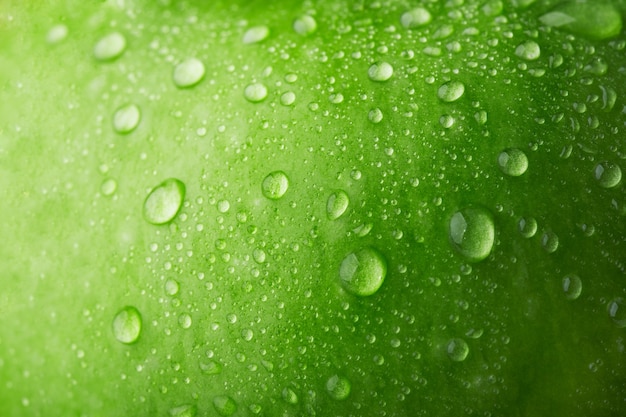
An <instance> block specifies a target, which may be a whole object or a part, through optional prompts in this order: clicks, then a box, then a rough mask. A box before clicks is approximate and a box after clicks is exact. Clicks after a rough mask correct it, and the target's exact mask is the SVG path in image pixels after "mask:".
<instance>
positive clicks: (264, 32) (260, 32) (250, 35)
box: [243, 26, 270, 45]
mask: <svg viewBox="0 0 626 417" xmlns="http://www.w3.org/2000/svg"><path fill="white" fill-rule="evenodd" d="M269 35H270V29H269V28H268V27H267V26H255V27H252V28H250V29H248V30H247V31H246V33H244V34H243V43H245V44H247V45H249V44H251V43H257V42H261V41H263V40H265V39H267V37H268V36H269Z"/></svg>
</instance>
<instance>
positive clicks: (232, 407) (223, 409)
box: [213, 395, 237, 417]
mask: <svg viewBox="0 0 626 417" xmlns="http://www.w3.org/2000/svg"><path fill="white" fill-rule="evenodd" d="M213 407H214V408H215V411H217V413H218V414H219V415H220V416H224V417H228V416H232V415H233V414H235V412H236V411H237V403H236V402H235V400H233V399H232V398H230V397H229V396H228V395H218V396H216V397H214V398H213Z"/></svg>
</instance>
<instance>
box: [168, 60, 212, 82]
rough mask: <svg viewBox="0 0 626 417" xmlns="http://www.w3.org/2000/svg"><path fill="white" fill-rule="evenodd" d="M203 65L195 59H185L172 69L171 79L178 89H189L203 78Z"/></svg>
mask: <svg viewBox="0 0 626 417" xmlns="http://www.w3.org/2000/svg"><path fill="white" fill-rule="evenodd" d="M205 71H206V70H205V68H204V64H203V63H202V61H200V60H199V59H197V58H187V59H186V60H184V61H183V62H181V63H180V64H178V65H176V66H175V67H174V74H173V76H172V79H173V80H174V84H175V85H176V86H177V87H178V88H189V87H193V86H194V85H196V84H198V83H199V82H200V81H202V79H203V78H204V73H205Z"/></svg>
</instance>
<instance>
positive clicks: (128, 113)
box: [113, 104, 141, 134]
mask: <svg viewBox="0 0 626 417" xmlns="http://www.w3.org/2000/svg"><path fill="white" fill-rule="evenodd" d="M140 119H141V112H140V111H139V107H137V106H136V105H135V104H126V105H124V106H122V107H120V108H119V109H117V110H116V111H115V114H114V115H113V129H115V131H116V132H117V133H120V134H124V133H130V132H132V131H133V130H135V128H137V125H139V120H140Z"/></svg>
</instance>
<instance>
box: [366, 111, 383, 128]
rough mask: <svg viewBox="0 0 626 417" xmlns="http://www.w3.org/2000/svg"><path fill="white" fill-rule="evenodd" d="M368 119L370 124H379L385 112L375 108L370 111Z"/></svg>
mask: <svg viewBox="0 0 626 417" xmlns="http://www.w3.org/2000/svg"><path fill="white" fill-rule="evenodd" d="M367 118H368V120H369V121H370V122H372V123H374V124H378V123H380V122H381V121H382V120H383V112H382V110H381V109H379V108H375V109H372V110H370V111H369V113H368V114H367Z"/></svg>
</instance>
